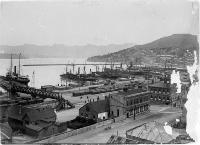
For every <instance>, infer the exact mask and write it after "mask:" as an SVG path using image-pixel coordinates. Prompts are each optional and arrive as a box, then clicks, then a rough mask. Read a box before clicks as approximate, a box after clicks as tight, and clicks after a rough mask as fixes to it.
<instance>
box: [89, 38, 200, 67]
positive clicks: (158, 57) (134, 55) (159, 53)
mask: <svg viewBox="0 0 200 145" xmlns="http://www.w3.org/2000/svg"><path fill="white" fill-rule="evenodd" d="M198 49H199V46H198V41H197V37H196V36H195V35H190V34H174V35H171V36H168V37H163V38H160V39H158V40H155V41H153V42H151V43H147V44H144V45H135V46H133V47H130V48H127V49H124V50H121V51H118V52H114V53H109V54H106V55H99V56H93V57H89V58H88V61H92V62H111V61H112V62H123V63H129V62H130V61H132V62H133V63H134V64H146V65H152V64H163V63H164V61H165V59H166V57H163V55H169V56H171V58H172V59H171V61H173V63H176V64H177V65H184V63H186V64H191V63H193V51H194V50H197V51H198ZM168 59H169V57H168Z"/></svg>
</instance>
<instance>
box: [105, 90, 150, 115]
mask: <svg viewBox="0 0 200 145" xmlns="http://www.w3.org/2000/svg"><path fill="white" fill-rule="evenodd" d="M149 97H150V94H149V92H148V91H146V90H143V89H132V90H128V89H124V90H123V91H119V92H118V93H116V94H112V95H110V96H109V104H110V116H111V117H119V116H122V115H126V117H127V118H128V117H129V116H132V115H134V117H135V116H136V115H139V114H141V113H144V112H147V111H149Z"/></svg>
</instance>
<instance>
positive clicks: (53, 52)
mask: <svg viewBox="0 0 200 145" xmlns="http://www.w3.org/2000/svg"><path fill="white" fill-rule="evenodd" d="M133 45H134V44H130V43H127V44H109V45H93V44H88V45H74V46H67V45H63V44H54V45H34V44H24V45H16V46H8V45H1V46H0V52H1V53H0V54H1V55H0V58H6V57H7V54H10V53H13V54H15V53H16V54H17V53H22V54H23V56H25V57H29V58H44V57H58V58H66V57H71V58H87V57H90V56H94V55H103V54H107V53H111V52H116V51H119V50H122V49H125V48H127V47H131V46H133ZM2 52H3V53H2Z"/></svg>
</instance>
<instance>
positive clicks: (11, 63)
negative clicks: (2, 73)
mask: <svg viewBox="0 0 200 145" xmlns="http://www.w3.org/2000/svg"><path fill="white" fill-rule="evenodd" d="M12 66H13V62H12V53H11V57H10V75H12Z"/></svg>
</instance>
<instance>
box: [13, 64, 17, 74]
mask: <svg viewBox="0 0 200 145" xmlns="http://www.w3.org/2000/svg"><path fill="white" fill-rule="evenodd" d="M16 73H17V67H16V66H14V74H16Z"/></svg>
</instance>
